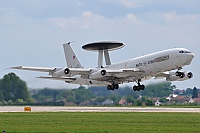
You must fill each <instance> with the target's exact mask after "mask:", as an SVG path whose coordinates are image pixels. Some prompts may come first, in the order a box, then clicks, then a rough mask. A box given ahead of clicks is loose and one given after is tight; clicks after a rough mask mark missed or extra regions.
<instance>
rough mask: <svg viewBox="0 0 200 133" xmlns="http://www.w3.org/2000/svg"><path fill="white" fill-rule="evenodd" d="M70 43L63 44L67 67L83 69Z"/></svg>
mask: <svg viewBox="0 0 200 133" xmlns="http://www.w3.org/2000/svg"><path fill="white" fill-rule="evenodd" d="M70 43H71V42H68V43H65V44H63V48H64V52H65V58H66V62H67V67H68V68H83V66H82V65H81V63H80V62H79V60H78V58H77V56H76V55H75V53H74V51H73V49H72V48H71V46H70Z"/></svg>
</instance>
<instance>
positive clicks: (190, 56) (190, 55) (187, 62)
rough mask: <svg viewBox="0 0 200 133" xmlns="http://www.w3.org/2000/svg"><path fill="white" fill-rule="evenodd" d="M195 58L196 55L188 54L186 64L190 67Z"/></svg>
mask: <svg viewBox="0 0 200 133" xmlns="http://www.w3.org/2000/svg"><path fill="white" fill-rule="evenodd" d="M193 58H194V54H193V53H188V54H187V61H186V62H185V65H190V64H191V62H192V59H193Z"/></svg>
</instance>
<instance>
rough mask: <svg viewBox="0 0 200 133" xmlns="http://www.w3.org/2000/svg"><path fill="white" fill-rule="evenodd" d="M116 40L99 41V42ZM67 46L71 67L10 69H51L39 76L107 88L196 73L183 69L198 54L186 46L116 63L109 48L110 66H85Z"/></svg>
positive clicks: (141, 87) (139, 86)
mask: <svg viewBox="0 0 200 133" xmlns="http://www.w3.org/2000/svg"><path fill="white" fill-rule="evenodd" d="M112 43H113V42H97V44H112ZM63 47H64V52H65V58H66V62H67V67H60V68H57V67H54V68H43V67H26V66H14V67H10V68H9V69H20V70H30V71H39V72H48V73H49V75H50V76H40V77H37V78H42V79H51V80H61V81H65V82H66V83H71V84H80V85H89V86H90V85H92V86H107V90H114V89H118V88H119V84H123V83H129V82H136V83H137V85H134V86H133V90H134V91H140V90H144V89H145V86H144V85H142V84H141V82H142V81H144V80H148V79H150V78H152V77H154V78H155V79H159V78H165V79H166V80H167V81H184V80H187V79H191V78H192V77H193V73H192V72H189V71H181V69H182V68H183V67H184V66H185V65H190V64H191V62H192V60H193V58H194V54H193V53H192V52H190V51H189V50H188V49H185V48H172V49H167V50H163V51H159V52H156V53H152V54H148V55H143V56H140V57H136V58H131V59H128V60H124V61H121V62H118V63H114V64H111V63H110V59H109V56H108V50H107V51H106V50H104V54H105V59H106V66H104V67H103V66H101V65H102V64H101V63H100V66H98V67H95V68H83V66H82V65H81V63H80V61H79V60H78V58H77V56H76V55H75V53H74V51H73V49H72V47H71V42H69V43H65V44H63ZM101 51H102V50H99V54H100V55H102V54H103V53H102V52H101ZM106 52H107V53H106ZM106 55H107V57H106ZM101 61H102V59H100V62H101ZM98 62H99V61H98Z"/></svg>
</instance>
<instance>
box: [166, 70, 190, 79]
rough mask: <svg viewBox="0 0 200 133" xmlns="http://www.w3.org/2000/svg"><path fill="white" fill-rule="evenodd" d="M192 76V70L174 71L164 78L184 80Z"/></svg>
mask: <svg viewBox="0 0 200 133" xmlns="http://www.w3.org/2000/svg"><path fill="white" fill-rule="evenodd" d="M192 77H193V74H192V72H175V73H171V74H170V76H169V77H167V78H166V80H167V81H184V80H187V79H190V78H192Z"/></svg>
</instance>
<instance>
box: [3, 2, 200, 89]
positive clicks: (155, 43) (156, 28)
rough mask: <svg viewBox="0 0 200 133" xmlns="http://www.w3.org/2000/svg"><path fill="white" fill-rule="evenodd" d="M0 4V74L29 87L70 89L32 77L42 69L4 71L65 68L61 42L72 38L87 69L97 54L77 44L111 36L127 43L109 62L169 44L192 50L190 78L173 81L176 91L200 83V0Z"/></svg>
mask: <svg viewBox="0 0 200 133" xmlns="http://www.w3.org/2000/svg"><path fill="white" fill-rule="evenodd" d="M0 3H1V4H0V61H1V63H0V68H1V69H0V76H1V77H3V76H4V75H5V74H7V73H9V72H15V73H16V74H17V75H18V76H20V78H22V79H23V80H25V81H26V82H27V84H28V86H29V87H31V88H39V87H55V88H59V87H63V88H68V87H73V86H71V85H69V84H66V83H64V82H62V81H52V80H50V81H49V80H43V79H36V78H35V77H37V76H41V75H43V76H44V75H45V76H46V75H47V74H46V73H37V72H28V71H19V70H3V69H4V68H8V67H10V66H16V65H25V66H39V67H65V66H66V62H65V58H64V53H63V47H62V44H63V43H65V42H68V41H73V40H75V41H76V42H75V43H73V45H72V47H73V49H74V51H75V52H76V54H77V56H78V57H79V60H80V61H81V63H82V64H83V65H84V66H85V67H86V68H88V67H96V64H97V54H96V53H94V52H89V51H84V50H82V49H81V47H82V45H84V44H86V43H89V42H93V41H104V40H113V41H120V42H124V43H125V44H126V46H125V47H124V48H122V49H120V50H118V51H113V52H111V53H110V56H111V60H112V62H118V61H122V60H125V59H128V58H132V57H136V56H140V55H143V54H148V53H152V52H157V51H159V50H164V49H168V48H174V47H184V48H187V49H189V50H191V51H192V52H193V53H194V54H195V58H194V60H193V62H192V64H191V65H190V66H187V67H185V68H184V70H189V71H192V72H193V73H194V78H193V79H191V80H188V81H184V82H173V84H175V85H177V87H178V88H180V89H182V88H187V87H190V88H193V87H194V86H196V87H200V82H199V80H198V78H199V77H200V73H199V69H198V68H199V66H200V58H199V56H200V54H199V50H200V1H199V0H176V1H174V0H162V1H161V0H95V1H94V0H85V1H84V2H83V1H82V0H57V1H55V0H32V1H31V0H29V1H27V0H17V1H16V0H0ZM150 82H152V81H150ZM147 83H148V82H147ZM147 83H146V82H145V84H147ZM131 85H132V84H131Z"/></svg>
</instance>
